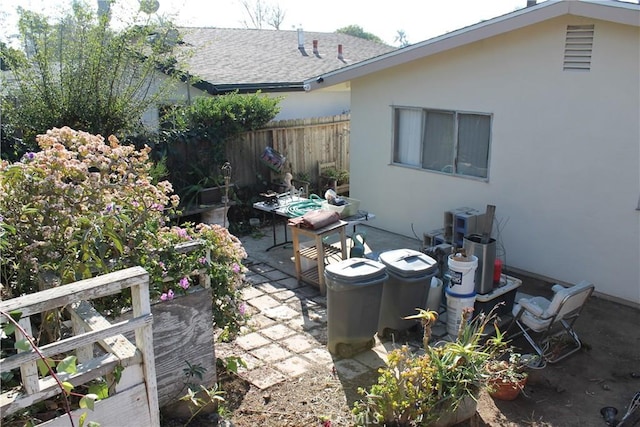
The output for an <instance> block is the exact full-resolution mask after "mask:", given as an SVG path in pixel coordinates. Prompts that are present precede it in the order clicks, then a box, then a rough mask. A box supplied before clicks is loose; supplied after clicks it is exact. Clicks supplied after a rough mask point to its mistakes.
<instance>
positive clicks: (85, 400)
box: [0, 310, 108, 427]
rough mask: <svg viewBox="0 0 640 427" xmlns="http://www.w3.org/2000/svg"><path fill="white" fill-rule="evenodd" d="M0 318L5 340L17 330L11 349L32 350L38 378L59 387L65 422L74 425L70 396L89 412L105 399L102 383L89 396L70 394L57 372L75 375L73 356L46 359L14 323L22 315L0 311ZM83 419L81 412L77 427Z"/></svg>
mask: <svg viewBox="0 0 640 427" xmlns="http://www.w3.org/2000/svg"><path fill="white" fill-rule="evenodd" d="M0 315H1V316H2V318H3V319H4V321H3V322H2V335H3V336H4V337H7V336H9V335H13V334H15V332H16V331H19V332H20V333H21V334H22V336H23V337H24V338H23V339H21V340H17V341H15V342H14V348H15V349H16V350H20V351H29V350H32V349H33V351H35V352H36V353H37V354H38V356H39V357H40V358H39V359H38V361H37V362H36V364H37V366H38V371H39V373H40V375H42V376H43V377H45V376H47V375H51V377H52V378H53V379H54V380H55V382H56V384H57V385H58V387H59V388H60V391H61V396H62V401H63V403H64V410H65V412H66V413H67V416H68V417H69V421H70V423H71V426H72V427H73V426H75V423H74V420H73V417H72V415H71V402H70V400H69V398H70V397H71V396H75V397H78V398H79V399H80V400H79V402H78V405H79V407H80V408H82V409H89V410H92V411H93V409H94V406H95V402H96V401H97V400H99V399H101V398H104V397H107V396H108V390H107V388H106V384H105V383H102V384H100V383H97V384H94V385H93V387H92V388H91V389H90V390H89V393H87V394H81V393H77V392H74V391H73V390H74V388H75V387H74V385H73V384H71V383H70V382H68V381H62V380H61V379H60V377H59V374H61V373H65V374H69V375H72V374H75V373H76V372H77V369H76V362H77V357H76V356H67V357H65V358H63V359H62V360H58V361H56V360H54V359H52V358H50V357H46V356H45V355H44V354H43V353H42V352H41V351H40V348H39V347H38V346H37V344H36V342H35V340H34V339H33V337H31V336H30V335H29V334H28V333H27V331H26V330H25V329H24V328H23V327H22V326H21V325H20V323H18V322H19V320H20V318H21V317H22V313H20V312H16V311H14V312H11V313H7V312H4V311H1V310H0ZM86 418H87V413H86V412H84V413H83V414H82V415H81V416H80V419H79V423H80V427H83V426H84V423H85V421H86ZM87 426H88V427H99V426H100V424H99V423H96V422H88V423H87Z"/></svg>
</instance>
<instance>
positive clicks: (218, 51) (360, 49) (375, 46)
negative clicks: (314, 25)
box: [179, 28, 396, 90]
mask: <svg viewBox="0 0 640 427" xmlns="http://www.w3.org/2000/svg"><path fill="white" fill-rule="evenodd" d="M179 30H180V34H181V37H182V41H183V42H184V44H182V45H181V46H182V48H181V49H183V50H187V51H189V55H188V56H187V57H186V58H185V59H183V61H184V62H185V63H186V68H187V70H185V71H188V72H189V73H190V74H191V75H195V76H197V77H199V78H200V79H202V80H203V81H204V82H203V83H204V85H205V86H209V87H210V89H211V85H213V86H215V87H216V88H217V89H220V88H222V89H223V90H224V89H225V88H226V87H227V86H228V88H227V89H232V88H233V87H234V86H241V85H247V86H256V85H264V86H267V87H268V86H272V87H283V86H298V87H299V88H300V89H301V87H302V82H303V81H304V80H305V79H309V78H312V77H314V76H317V75H320V74H322V73H326V72H329V71H333V70H336V69H339V68H341V67H345V66H347V65H351V64H354V63H356V62H359V61H363V60H365V59H369V58H373V57H376V56H378V55H382V54H384V53H387V52H390V51H392V50H395V49H396V48H394V47H392V46H388V45H385V44H382V43H376V42H372V41H369V40H365V39H361V38H358V37H353V36H350V35H346V34H338V33H316V32H303V35H304V36H303V40H304V43H303V45H304V51H305V52H306V55H307V56H305V55H303V53H302V52H301V50H300V49H299V48H298V32H297V31H283V30H258V29H230V28H180V29H179ZM314 40H317V41H318V53H319V55H315V54H314V53H313V41H314ZM338 45H342V51H343V60H340V59H338ZM181 68H184V66H183V67H181Z"/></svg>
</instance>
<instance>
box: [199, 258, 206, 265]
mask: <svg viewBox="0 0 640 427" xmlns="http://www.w3.org/2000/svg"><path fill="white" fill-rule="evenodd" d="M198 262H199V263H200V264H202V265H205V264H206V263H207V258H205V257H200V258H198Z"/></svg>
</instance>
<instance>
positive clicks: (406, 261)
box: [378, 249, 438, 337]
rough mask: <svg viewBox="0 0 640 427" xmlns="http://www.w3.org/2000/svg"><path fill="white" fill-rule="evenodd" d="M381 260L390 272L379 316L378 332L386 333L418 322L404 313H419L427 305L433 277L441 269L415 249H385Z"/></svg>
mask: <svg viewBox="0 0 640 427" xmlns="http://www.w3.org/2000/svg"><path fill="white" fill-rule="evenodd" d="M380 261H381V262H382V263H383V264H384V265H385V266H386V267H387V273H388V274H389V280H387V281H386V282H385V283H384V286H383V290H382V302H381V304H380V318H379V319H378V336H379V337H385V336H389V335H390V334H391V333H398V332H403V331H406V330H407V329H409V328H411V327H413V326H416V325H417V322H416V321H415V320H406V319H403V317H406V316H410V315H413V314H417V310H416V309H417V308H421V309H425V308H426V304H427V297H428V295H429V288H430V286H431V278H432V277H433V276H435V275H436V274H437V273H438V263H437V261H436V260H435V259H433V258H431V257H430V256H428V255H426V254H424V253H422V252H418V251H415V250H413V249H396V250H392V251H387V252H383V253H381V254H380Z"/></svg>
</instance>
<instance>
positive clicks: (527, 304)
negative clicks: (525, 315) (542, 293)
mask: <svg viewBox="0 0 640 427" xmlns="http://www.w3.org/2000/svg"><path fill="white" fill-rule="evenodd" d="M518 304H520V306H521V307H524V308H525V310H526V311H528V312H529V313H531V314H533V315H534V316H542V314H543V313H544V309H542V308H541V307H540V306H539V305H538V304H536V303H534V302H531V301H529V300H528V299H521V300H520V301H518Z"/></svg>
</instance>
